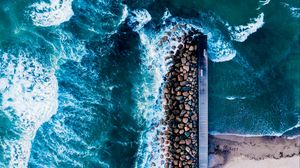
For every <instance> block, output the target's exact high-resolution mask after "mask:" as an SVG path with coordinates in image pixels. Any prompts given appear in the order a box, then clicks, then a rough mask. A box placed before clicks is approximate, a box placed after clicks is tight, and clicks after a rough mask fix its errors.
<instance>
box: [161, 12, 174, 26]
mask: <svg viewBox="0 0 300 168" xmlns="http://www.w3.org/2000/svg"><path fill="white" fill-rule="evenodd" d="M171 16H172V14H171V13H170V11H169V9H166V11H165V12H164V15H163V17H162V18H161V19H162V20H163V24H165V21H166V19H168V18H170V17H171Z"/></svg>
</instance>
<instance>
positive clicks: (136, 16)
mask: <svg viewBox="0 0 300 168" xmlns="http://www.w3.org/2000/svg"><path fill="white" fill-rule="evenodd" d="M151 19H152V17H151V15H150V13H149V12H148V11H147V10H146V9H136V10H133V11H131V12H130V17H129V22H128V24H129V26H130V27H132V28H133V30H134V31H139V30H140V29H141V28H143V27H144V25H145V24H147V23H148V22H149V21H150V20H151Z"/></svg>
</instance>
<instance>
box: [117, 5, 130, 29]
mask: <svg viewBox="0 0 300 168" xmlns="http://www.w3.org/2000/svg"><path fill="white" fill-rule="evenodd" d="M127 17H128V6H127V5H123V11H122V16H121V20H120V22H119V25H120V24H121V23H123V22H124V21H125V20H126V18H127Z"/></svg>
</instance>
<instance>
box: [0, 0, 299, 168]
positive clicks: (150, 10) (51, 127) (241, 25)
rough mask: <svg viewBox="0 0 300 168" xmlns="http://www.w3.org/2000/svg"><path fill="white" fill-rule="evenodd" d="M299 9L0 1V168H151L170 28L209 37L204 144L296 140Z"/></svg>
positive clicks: (268, 4) (293, 2) (292, 4)
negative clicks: (226, 136)
mask: <svg viewBox="0 0 300 168" xmlns="http://www.w3.org/2000/svg"><path fill="white" fill-rule="evenodd" d="M299 8H300V4H299V1H297V0H286V1H277V0H271V1H250V0H249V1H246V2H245V1H243V2H242V1H238V0H230V1H225V0H223V1H216V0H215V1H205V0H203V1H193V0H185V1H182V0H172V1H171V0H169V1H163V0H158V1H153V0H141V1H131V0H128V1H125V2H123V3H122V2H121V1H113V0H106V1H102V0H96V1H92V2H91V1H86V0H61V1H60V0H48V1H46V0H45V1H43V0H39V1H38V0H26V1H24V0H22V1H21V0H17V1H9V0H2V1H1V2H0V15H1V18H0V167H116V168H121V167H148V166H149V163H150V161H151V160H155V159H156V157H155V156H151V152H152V153H156V152H157V153H159V148H158V147H157V146H155V143H153V141H154V138H155V136H156V130H157V129H153V128H155V125H156V124H157V123H158V122H159V119H160V118H162V117H163V111H162V108H161V103H162V102H161V97H160V91H161V86H162V85H163V75H164V74H165V72H166V70H167V67H168V65H169V64H168V62H165V61H164V56H165V55H166V51H167V50H169V49H170V47H171V46H169V45H164V46H158V45H157V44H158V41H159V39H160V38H161V37H162V36H164V35H165V33H166V32H167V31H170V30H169V29H170V28H171V25H173V24H177V23H180V24H188V27H189V26H191V27H195V28H197V29H200V30H201V31H203V32H204V33H205V34H207V35H208V47H209V49H208V53H209V57H210V63H209V130H210V132H211V133H230V134H247V135H281V134H283V133H285V132H287V133H286V135H289V136H293V134H295V132H296V133H297V130H299V126H300V114H299V113H300V94H299V93H300V87H299V86H300V76H299V70H300V67H299V65H300V38H299V36H300V31H299V30H298V27H299V26H300V25H299V24H300V20H299V19H300V18H299ZM183 31H185V30H184V29H183V30H178V31H177V32H176V33H174V36H179V35H180V34H181V33H182V32H183ZM174 45H175V44H174Z"/></svg>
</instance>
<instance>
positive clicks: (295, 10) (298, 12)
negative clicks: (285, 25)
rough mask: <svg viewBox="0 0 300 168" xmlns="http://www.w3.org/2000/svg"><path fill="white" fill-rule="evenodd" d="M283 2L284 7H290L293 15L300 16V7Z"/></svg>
mask: <svg viewBox="0 0 300 168" xmlns="http://www.w3.org/2000/svg"><path fill="white" fill-rule="evenodd" d="M282 4H283V6H284V7H286V8H288V9H289V11H290V13H291V16H292V17H294V18H300V8H296V7H293V6H291V5H290V4H288V3H282Z"/></svg>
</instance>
